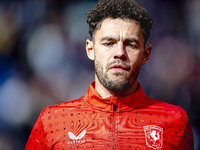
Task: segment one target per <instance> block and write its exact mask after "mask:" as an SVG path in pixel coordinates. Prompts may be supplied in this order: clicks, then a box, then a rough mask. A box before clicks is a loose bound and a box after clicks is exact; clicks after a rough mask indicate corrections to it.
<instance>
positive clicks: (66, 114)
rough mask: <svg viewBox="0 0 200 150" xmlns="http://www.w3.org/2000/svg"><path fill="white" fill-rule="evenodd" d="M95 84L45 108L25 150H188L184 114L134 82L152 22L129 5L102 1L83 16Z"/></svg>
mask: <svg viewBox="0 0 200 150" xmlns="http://www.w3.org/2000/svg"><path fill="white" fill-rule="evenodd" d="M87 23H88V24H89V33H90V35H91V38H92V41H90V40H87V41H86V52H87V55H88V57H89V59H91V60H94V63H95V81H94V82H92V83H91V84H90V86H89V89H88V91H87V93H86V95H85V96H83V97H81V98H79V99H77V100H73V101H69V102H65V103H62V104H58V105H54V106H50V107H47V108H45V109H44V110H43V111H42V112H41V114H40V116H39V117H38V119H37V121H36V123H35V125H34V127H33V129H32V132H31V135H30V137H29V140H28V142H27V145H26V148H25V149H26V150H30V149H36V150H43V149H52V150H53V149H55V150H68V149H89V150H90V149H94V150H96V149H114V150H121V149H124V150H127V149H139V150H140V149H145V150H148V149H163V150H164V149H165V150H171V149H177V150H180V149H183V150H186V149H187V150H189V149H193V135H192V130H191V126H190V123H189V120H188V117H187V114H186V112H185V111H184V110H183V109H181V108H180V107H178V106H174V105H171V104H167V103H164V102H161V101H158V100H155V99H152V98H149V97H147V96H146V95H145V94H144V92H143V90H142V87H141V85H140V84H139V83H138V74H139V71H140V67H141V65H144V64H146V63H147V61H148V60H149V57H150V54H151V49H152V46H151V45H146V43H147V40H148V38H149V36H150V31H151V29H152V24H153V20H152V19H151V18H150V17H149V14H148V12H147V11H146V10H145V9H144V8H142V7H141V6H140V5H139V4H137V3H135V2H133V1H132V0H109V1H108V0H103V1H100V2H98V3H97V4H96V5H95V6H94V7H93V8H92V9H91V11H90V12H89V13H88V14H87Z"/></svg>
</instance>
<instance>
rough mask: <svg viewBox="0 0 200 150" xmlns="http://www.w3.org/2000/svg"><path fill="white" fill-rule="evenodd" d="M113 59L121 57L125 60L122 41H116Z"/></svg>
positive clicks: (125, 54) (125, 55)
mask: <svg viewBox="0 0 200 150" xmlns="http://www.w3.org/2000/svg"><path fill="white" fill-rule="evenodd" d="M113 56H114V59H121V60H126V59H127V53H126V49H125V46H124V45H123V43H121V42H120V43H118V44H117V47H116V49H115V50H114V55H113Z"/></svg>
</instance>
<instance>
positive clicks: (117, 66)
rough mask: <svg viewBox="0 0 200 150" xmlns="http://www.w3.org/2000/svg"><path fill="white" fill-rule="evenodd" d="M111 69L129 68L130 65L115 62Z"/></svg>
mask: <svg viewBox="0 0 200 150" xmlns="http://www.w3.org/2000/svg"><path fill="white" fill-rule="evenodd" d="M110 69H122V70H129V67H126V66H124V65H121V64H114V65H112V66H111V67H110Z"/></svg>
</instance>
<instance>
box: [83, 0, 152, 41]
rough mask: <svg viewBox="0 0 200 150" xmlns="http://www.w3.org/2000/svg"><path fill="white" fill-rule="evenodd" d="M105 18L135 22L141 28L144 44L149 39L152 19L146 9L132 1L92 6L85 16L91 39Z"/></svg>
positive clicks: (116, 0) (106, 1) (115, 0)
mask: <svg viewBox="0 0 200 150" xmlns="http://www.w3.org/2000/svg"><path fill="white" fill-rule="evenodd" d="M106 18H113V19H115V18H121V19H131V20H136V21H138V22H139V23H140V26H141V28H142V33H143V37H144V40H145V43H146V42H147V40H148V38H149V37H150V32H151V29H152V25H153V19H152V18H151V17H150V16H149V13H148V12H147V10H146V9H144V8H143V7H142V6H141V5H140V4H138V3H136V2H134V1H133V0H102V1H99V2H98V3H97V4H96V5H94V7H93V8H92V9H91V10H90V11H89V13H88V14H87V23H88V25H89V34H90V36H91V38H92V39H93V38H94V37H93V36H94V34H95V32H96V30H98V29H100V27H101V23H102V21H103V20H104V19H106Z"/></svg>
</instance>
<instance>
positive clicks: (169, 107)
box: [145, 97, 188, 118]
mask: <svg viewBox="0 0 200 150" xmlns="http://www.w3.org/2000/svg"><path fill="white" fill-rule="evenodd" d="M145 105H146V106H148V107H149V108H152V109H157V110H158V111H161V112H162V111H164V112H165V113H172V114H179V115H180V116H184V117H186V118H187V117H188V116H187V113H186V111H185V110H184V109H183V108H181V107H180V106H177V105H174V104H170V103H167V102H163V101H160V100H157V99H153V98H150V97H148V98H147V101H146V103H145Z"/></svg>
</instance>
